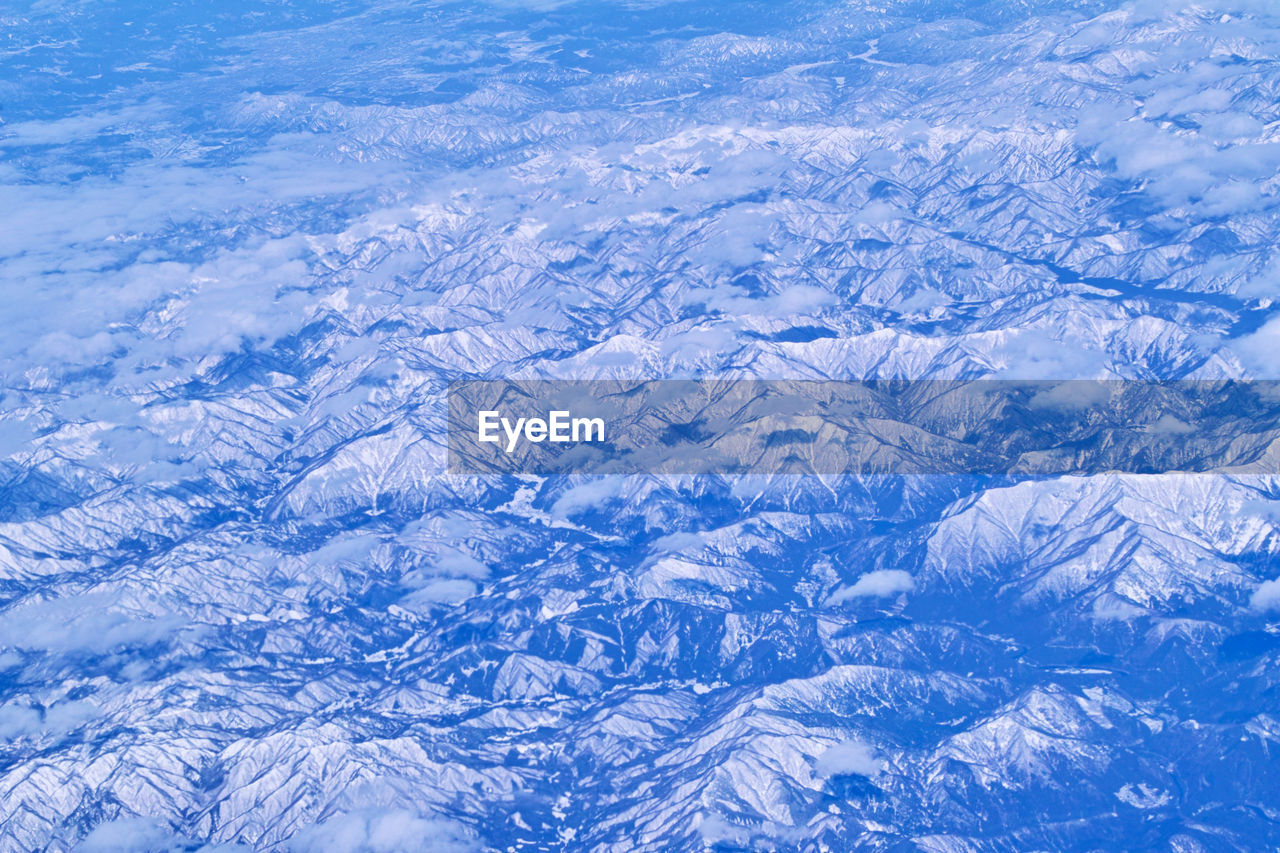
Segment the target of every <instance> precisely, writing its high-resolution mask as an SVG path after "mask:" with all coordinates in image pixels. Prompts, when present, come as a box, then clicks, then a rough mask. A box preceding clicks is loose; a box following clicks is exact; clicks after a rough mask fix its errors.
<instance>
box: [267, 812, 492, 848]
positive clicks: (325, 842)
mask: <svg viewBox="0 0 1280 853" xmlns="http://www.w3.org/2000/svg"><path fill="white" fill-rule="evenodd" d="M287 849H288V850H290V851H293V853H465V852H466V851H471V850H476V849H478V848H477V847H476V845H475V843H474V842H472V841H471V839H470V838H469V837H468V834H467V833H466V831H465V830H464V829H463V827H461V826H460V825H459V824H457V823H454V822H452V821H446V820H440V819H437V818H425V817H422V816H420V815H417V814H415V813H413V812H410V811H405V810H403V809H390V810H387V811H382V812H374V811H367V812H353V813H349V814H343V815H337V816H335V817H331V818H328V819H327V820H324V821H321V822H320V823H318V824H316V825H315V826H313V827H311V828H309V829H307V830H304V831H302V832H300V833H298V834H297V835H296V836H295V837H294V838H293V839H292V840H290V841H289V842H288V843H287Z"/></svg>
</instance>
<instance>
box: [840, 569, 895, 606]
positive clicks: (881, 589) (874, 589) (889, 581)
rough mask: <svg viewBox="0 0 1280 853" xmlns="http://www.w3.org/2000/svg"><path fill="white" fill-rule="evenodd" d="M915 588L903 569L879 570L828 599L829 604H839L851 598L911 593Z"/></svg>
mask: <svg viewBox="0 0 1280 853" xmlns="http://www.w3.org/2000/svg"><path fill="white" fill-rule="evenodd" d="M914 588H915V580H914V579H913V578H912V577H911V575H910V574H908V573H907V572H904V571H902V570H901V569H879V570H877V571H874V572H868V573H867V574H865V575H863V576H862V577H860V578H858V580H857V582H856V583H854V585H853V586H847V587H843V588H841V589H838V590H836V591H835V592H834V593H833V594H832V595H831V597H830V598H829V599H827V603H828V604H839V603H840V602H842V601H848V600H849V599H851V598H871V597H883V596H888V595H897V594H898V593H900V592H910V591H911V590H912V589H914Z"/></svg>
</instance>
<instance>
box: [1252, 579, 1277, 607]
mask: <svg viewBox="0 0 1280 853" xmlns="http://www.w3.org/2000/svg"><path fill="white" fill-rule="evenodd" d="M1249 606H1250V607H1252V608H1253V609H1254V610H1258V611H1262V612H1266V611H1268V610H1280V578H1277V579H1276V580H1270V581H1263V583H1262V585H1261V586H1259V587H1258V588H1257V589H1256V590H1254V592H1253V595H1252V596H1250V597H1249Z"/></svg>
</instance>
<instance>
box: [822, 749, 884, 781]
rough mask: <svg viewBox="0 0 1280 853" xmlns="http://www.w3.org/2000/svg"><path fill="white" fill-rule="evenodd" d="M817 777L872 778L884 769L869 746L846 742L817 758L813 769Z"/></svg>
mask: <svg viewBox="0 0 1280 853" xmlns="http://www.w3.org/2000/svg"><path fill="white" fill-rule="evenodd" d="M815 769H816V770H817V772H818V775H819V776H822V777H824V778H831V777H832V776H867V777H870V778H874V777H876V776H878V775H879V774H880V771H881V770H883V769H884V762H883V761H881V760H880V759H879V758H878V757H877V756H876V750H875V748H874V747H872V746H871V745H870V744H866V743H863V742H862V741H858V740H846V741H843V742H842V743H838V744H836V745H835V746H833V747H831V748H830V749H828V750H827V751H826V752H824V753H822V755H820V756H818V762H817V765H816V767H815Z"/></svg>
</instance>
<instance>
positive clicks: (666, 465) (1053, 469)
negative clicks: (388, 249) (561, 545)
mask: <svg viewBox="0 0 1280 853" xmlns="http://www.w3.org/2000/svg"><path fill="white" fill-rule="evenodd" d="M448 398H449V417H448V428H449V437H448V442H449V470H450V471H451V472H453V473H459V474H533V475H543V476H546V475H552V474H634V473H665V474H854V475H891V476H892V475H906V474H980V475H1016V476H1049V475H1067V474H1096V473H1100V472H1105V471H1115V472H1131V473H1163V472H1174V471H1180V472H1211V471H1214V472H1228V471H1229V472H1233V473H1240V474H1276V473H1280V443H1278V439H1280V382H1277V381H1171V382H1154V381H1137V380H1097V381H1095V380H1068V381H1015V380H1010V381H1006V380H989V379H988V380H976V381H962V380H868V381H858V382H835V381H792V380H778V381H765V380H711V379H708V380H654V381H622V380H608V381H595V380H591V381H587V380H563V381H560V380H529V381H505V380H467V381H459V382H455V383H452V384H450V386H449V392H448Z"/></svg>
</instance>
